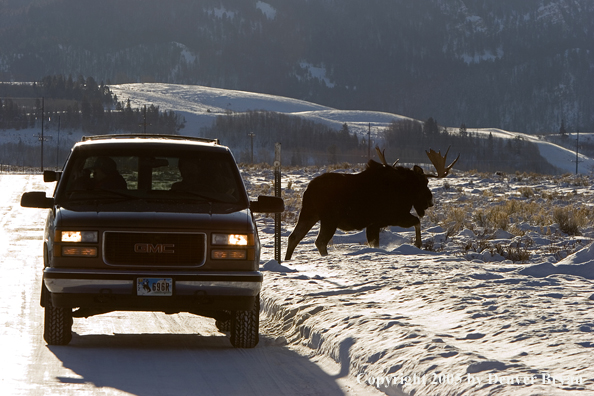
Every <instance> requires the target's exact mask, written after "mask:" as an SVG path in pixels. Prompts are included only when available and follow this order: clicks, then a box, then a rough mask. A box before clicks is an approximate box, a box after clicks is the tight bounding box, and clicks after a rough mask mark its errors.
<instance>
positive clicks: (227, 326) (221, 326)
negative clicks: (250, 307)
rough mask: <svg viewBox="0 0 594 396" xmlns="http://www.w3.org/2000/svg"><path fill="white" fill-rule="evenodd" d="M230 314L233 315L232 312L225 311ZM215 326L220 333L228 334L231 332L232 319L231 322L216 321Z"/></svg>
mask: <svg viewBox="0 0 594 396" xmlns="http://www.w3.org/2000/svg"><path fill="white" fill-rule="evenodd" d="M225 312H227V313H229V314H231V311H225ZM215 326H217V329H218V330H219V331H220V332H223V333H224V332H226V331H231V319H229V320H216V321H215Z"/></svg>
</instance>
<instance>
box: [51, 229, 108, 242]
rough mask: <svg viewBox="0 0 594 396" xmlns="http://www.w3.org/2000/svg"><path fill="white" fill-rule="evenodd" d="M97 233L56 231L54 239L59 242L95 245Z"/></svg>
mask: <svg viewBox="0 0 594 396" xmlns="http://www.w3.org/2000/svg"><path fill="white" fill-rule="evenodd" d="M97 235H98V232H97V231H58V235H57V237H58V238H56V239H57V240H58V241H60V242H75V243H77V242H83V243H97V240H98V238H97Z"/></svg>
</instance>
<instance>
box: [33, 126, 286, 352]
mask: <svg viewBox="0 0 594 396" xmlns="http://www.w3.org/2000/svg"><path fill="white" fill-rule="evenodd" d="M44 180H45V181H46V182H57V184H56V189H55V192H54V195H53V197H47V196H46V194H45V192H39V191H33V192H26V193H24V194H23V196H22V198H21V205H22V206H25V207H35V208H47V209H49V211H48V216H47V221H46V227H45V235H44V244H43V249H44V251H43V257H44V270H43V281H42V285H41V287H42V292H41V305H42V306H43V307H44V308H45V320H44V339H45V340H46V342H47V343H48V344H50V345H66V344H68V343H69V342H70V340H71V338H72V323H73V317H74V318H78V317H89V316H93V315H98V314H103V313H107V312H112V311H162V312H166V313H178V312H189V313H192V314H196V315H201V316H206V317H211V318H214V319H216V324H217V327H218V328H219V329H220V330H221V331H229V332H230V340H231V344H232V345H233V346H235V347H238V348H253V347H255V346H256V344H257V343H258V332H259V324H258V322H259V311H260V299H259V296H260V294H259V293H260V289H261V287H262V278H263V277H262V274H261V273H260V272H259V270H258V269H259V260H260V242H259V239H258V231H257V229H256V223H255V221H254V216H253V213H254V212H268V213H278V212H282V211H283V209H284V205H283V201H282V200H281V199H280V198H275V197H267V196H261V197H258V200H257V201H252V202H250V201H249V199H248V195H247V193H246V190H245V187H244V184H243V180H242V178H241V175H240V172H239V169H238V168H237V165H236V163H235V160H234V158H233V156H232V154H231V152H230V151H229V149H228V148H227V147H224V146H221V145H220V144H219V143H218V141H217V140H215V139H201V138H190V137H182V136H160V135H153V136H150V135H105V136H90V137H85V138H83V140H82V141H81V142H79V143H77V144H75V145H74V147H73V149H72V152H71V154H70V156H69V158H68V160H67V161H66V163H65V165H64V168H63V170H62V171H57V172H56V171H46V172H45V173H44Z"/></svg>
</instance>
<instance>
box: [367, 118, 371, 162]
mask: <svg viewBox="0 0 594 396" xmlns="http://www.w3.org/2000/svg"><path fill="white" fill-rule="evenodd" d="M367 159H368V160H370V159H371V122H370V123H369V129H368V131H367Z"/></svg>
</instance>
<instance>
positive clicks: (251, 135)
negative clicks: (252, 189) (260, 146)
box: [248, 132, 256, 164]
mask: <svg viewBox="0 0 594 396" xmlns="http://www.w3.org/2000/svg"><path fill="white" fill-rule="evenodd" d="M248 136H249V137H250V140H251V142H252V164H253V163H254V136H256V134H255V133H254V132H250V133H248Z"/></svg>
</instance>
